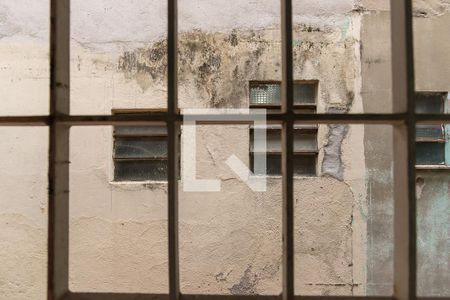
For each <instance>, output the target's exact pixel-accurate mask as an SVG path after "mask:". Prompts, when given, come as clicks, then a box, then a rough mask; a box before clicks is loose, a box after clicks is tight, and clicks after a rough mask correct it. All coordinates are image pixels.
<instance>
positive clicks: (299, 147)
mask: <svg viewBox="0 0 450 300" xmlns="http://www.w3.org/2000/svg"><path fill="white" fill-rule="evenodd" d="M317 86H318V82H317V81H297V82H294V106H295V111H296V112H304V113H315V112H316V102H317V100H316V99H317ZM250 107H251V108H269V109H272V110H275V111H276V110H281V83H280V82H270V83H268V82H251V83H250ZM253 143H254V140H253V129H252V128H250V151H249V152H250V168H251V169H252V171H253V172H254V170H255V168H254V163H253V162H254V158H255V157H256V156H258V155H267V156H266V162H267V169H266V174H267V175H271V176H279V175H281V126H277V125H272V126H270V127H268V128H267V131H266V143H267V144H266V145H267V153H258V152H255V151H254V147H253ZM294 155H295V158H294V161H293V163H294V175H296V176H316V165H317V156H318V149H317V126H316V125H312V126H311V125H309V126H305V125H304V126H297V127H296V129H295V131H294ZM260 175H261V174H260Z"/></svg>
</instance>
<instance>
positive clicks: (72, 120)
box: [0, 113, 450, 126]
mask: <svg viewBox="0 0 450 300" xmlns="http://www.w3.org/2000/svg"><path fill="white" fill-rule="evenodd" d="M189 116H190V117H191V119H197V120H198V121H197V123H198V124H211V125H213V124H252V123H253V122H252V121H241V120H240V121H236V120H233V119H239V118H240V119H242V115H238V114H237V115H231V114H230V115H226V116H227V117H228V118H229V120H226V121H223V120H220V121H211V120H210V119H213V118H214V117H217V116H220V115H189ZM170 118H171V117H170V115H168V114H164V113H162V114H161V113H155V114H148V115H147V114H143V115H140V116H125V115H91V116H90V115H86V116H75V115H72V116H58V117H54V118H52V117H50V116H29V117H26V116H8V117H6V116H3V117H0V126H47V125H50V124H51V123H52V120H54V122H56V123H60V124H65V125H70V126H101V125H103V126H104V125H129V126H139V125H164V123H165V122H171V121H172V120H170ZM266 118H267V121H268V122H282V121H298V122H302V123H305V124H315V123H320V124H336V123H343V124H402V123H404V122H405V120H407V119H408V115H406V114H403V113H401V114H296V113H291V114H289V113H286V114H283V113H268V114H267V115H266ZM415 119H416V122H417V124H442V123H450V114H432V115H419V114H417V115H415ZM174 120H175V121H178V122H182V121H183V115H176V116H175V119H174Z"/></svg>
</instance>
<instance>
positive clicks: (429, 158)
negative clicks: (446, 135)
mask: <svg viewBox="0 0 450 300" xmlns="http://www.w3.org/2000/svg"><path fill="white" fill-rule="evenodd" d="M444 163H445V143H432V142H425V143H424V142H421V143H416V164H418V165H442V164H444Z"/></svg>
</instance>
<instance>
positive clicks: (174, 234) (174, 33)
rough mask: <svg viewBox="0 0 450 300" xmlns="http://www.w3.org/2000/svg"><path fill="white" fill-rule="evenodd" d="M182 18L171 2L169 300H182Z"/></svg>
mask: <svg viewBox="0 0 450 300" xmlns="http://www.w3.org/2000/svg"><path fill="white" fill-rule="evenodd" d="M177 25H178V17H177V0H168V40H167V69H168V74H167V77H168V83H167V86H168V92H167V98H168V104H167V107H168V115H167V116H168V118H167V131H168V201H169V203H168V227H169V228H168V232H169V296H170V299H171V300H178V299H179V298H180V286H179V285H180V281H179V259H178V170H179V168H178V157H179V141H178V133H179V130H180V125H179V124H178V122H177V121H176V116H177V112H178V90H177V84H178V82H177V72H178V70H177V60H178V56H177V54H178V50H177V48H178V26H177Z"/></svg>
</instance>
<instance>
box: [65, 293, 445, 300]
mask: <svg viewBox="0 0 450 300" xmlns="http://www.w3.org/2000/svg"><path fill="white" fill-rule="evenodd" d="M180 298H181V300H280V299H281V296H276V295H273V296H272V295H183V294H181V297H180ZM65 299H67V300H169V295H167V294H114V293H70V294H69V295H68V296H67V297H66V298H65ZM294 299H295V300H321V299H326V300H331V299H336V300H360V299H366V300H391V299H394V298H393V297H371V296H368V297H364V296H295V297H294ZM419 299H421V300H433V299H431V298H419ZM440 299H444V300H445V298H440Z"/></svg>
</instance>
